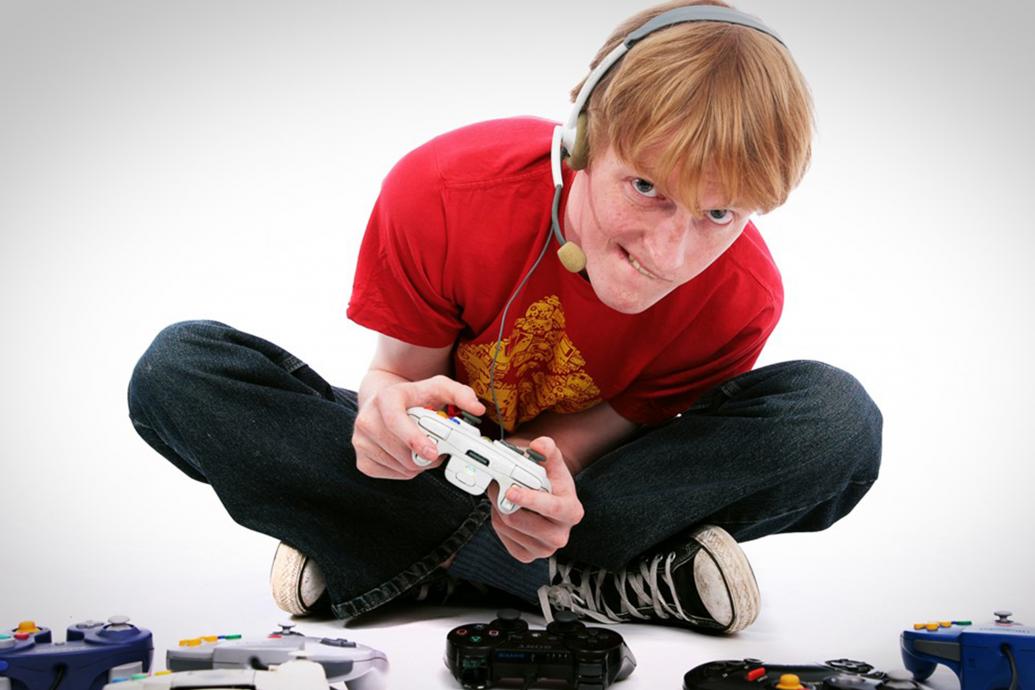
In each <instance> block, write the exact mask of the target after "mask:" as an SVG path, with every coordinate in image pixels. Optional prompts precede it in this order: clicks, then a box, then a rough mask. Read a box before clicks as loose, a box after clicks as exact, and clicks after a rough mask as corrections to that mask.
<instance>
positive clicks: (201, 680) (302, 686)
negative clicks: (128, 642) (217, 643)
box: [102, 660, 328, 690]
mask: <svg viewBox="0 0 1035 690" xmlns="http://www.w3.org/2000/svg"><path fill="white" fill-rule="evenodd" d="M327 684H328V680H327V676H326V675H324V672H323V667H322V666H320V664H317V663H315V662H312V661H301V660H300V661H289V662H287V663H284V664H281V665H280V666H274V667H273V668H272V669H270V670H269V671H256V670H253V669H247V670H246V669H215V670H207V671H184V672H183V673H169V674H166V675H156V676H148V677H147V678H141V679H139V680H124V681H121V682H117V683H108V684H107V685H105V686H104V687H103V688H102V690H170V689H171V688H184V689H186V688H199V689H200V688H204V689H205V690H218V689H220V688H255V690H327Z"/></svg>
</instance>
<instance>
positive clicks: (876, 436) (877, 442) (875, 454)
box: [801, 361, 884, 482]
mask: <svg viewBox="0 0 1035 690" xmlns="http://www.w3.org/2000/svg"><path fill="white" fill-rule="evenodd" d="M801 372H802V374H801V375H802V376H804V377H807V380H808V386H809V391H810V396H809V397H810V399H811V400H813V401H814V405H815V410H816V413H815V416H814V419H815V421H816V422H817V425H816V428H817V429H818V430H821V431H820V433H825V434H827V435H829V437H830V441H831V443H833V444H836V445H838V446H840V447H841V448H842V452H841V453H839V459H840V460H841V461H842V462H847V463H850V465H851V467H848V468H845V470H847V471H849V472H850V473H851V477H852V480H853V481H856V482H872V481H873V480H875V479H876V478H877V474H878V472H879V470H880V460H881V443H882V434H883V426H884V417H883V415H882V414H881V411H880V408H879V407H878V406H877V403H876V402H874V400H873V398H872V397H871V396H870V394H869V392H868V391H867V390H866V389H865V387H863V385H862V383H860V382H859V380H858V379H857V378H856V377H854V376H853V375H851V374H849V373H848V372H846V371H844V370H843V369H838V368H837V367H834V366H831V365H829V364H824V363H822V362H811V361H809V362H802V363H801Z"/></svg>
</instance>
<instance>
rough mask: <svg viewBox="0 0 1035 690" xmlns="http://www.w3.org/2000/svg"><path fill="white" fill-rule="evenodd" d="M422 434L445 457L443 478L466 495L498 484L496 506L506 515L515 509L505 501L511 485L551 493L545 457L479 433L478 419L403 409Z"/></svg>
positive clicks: (423, 462) (418, 460)
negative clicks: (491, 483)
mask: <svg viewBox="0 0 1035 690" xmlns="http://www.w3.org/2000/svg"><path fill="white" fill-rule="evenodd" d="M406 413H407V414H408V415H410V418H411V419H413V421H415V422H416V423H417V426H419V427H420V428H421V431H423V432H424V434H425V435H426V436H427V437H428V438H430V439H431V440H432V441H434V442H435V445H436V446H437V448H438V453H439V455H448V456H449V462H447V463H446V468H445V472H446V479H448V480H449V482H450V483H451V484H453V485H455V486H458V487H459V488H461V489H463V490H464V491H466V492H467V493H469V494H472V495H475V496H477V495H478V494H482V493H485V490H486V489H487V488H489V482H490V481H495V482H496V484H498V485H499V495H498V497H497V499H496V507H497V508H499V511H500V512H501V513H504V514H507V515H509V514H510V513H513V512H514V511H516V510H517V509H518V506H516V505H514V504H513V503H511V502H510V501H508V500H507V490H508V489H509V488H510V487H511V486H523V487H526V488H529V489H532V490H535V491H547V492H549V491H550V480H549V479H547V478H546V469H545V468H544V467H543V466H542V465H541V464H540V463H542V462H543V460H544V458H543V456H542V455H541V454H539V453H537V452H535V451H534V450H532V449H531V448H526V449H525V450H522V449H521V448H518V447H517V446H515V445H513V444H511V443H507V442H506V441H493V440H491V439H489V438H488V437H486V436H482V434H481V432H480V431H479V430H478V426H477V425H478V423H479V420H478V418H477V417H474V416H472V415H469V414H467V413H466V412H461V413H460V416H459V417H450V416H449V415H447V414H446V413H445V412H436V411H435V410H429V409H427V408H424V407H411V408H410V409H408V410H406ZM412 457H413V462H415V463H416V464H418V465H420V466H421V467H427V466H428V465H430V464H431V461H430V460H425V459H424V458H422V457H421V456H419V455H417V454H416V453H413V454H412Z"/></svg>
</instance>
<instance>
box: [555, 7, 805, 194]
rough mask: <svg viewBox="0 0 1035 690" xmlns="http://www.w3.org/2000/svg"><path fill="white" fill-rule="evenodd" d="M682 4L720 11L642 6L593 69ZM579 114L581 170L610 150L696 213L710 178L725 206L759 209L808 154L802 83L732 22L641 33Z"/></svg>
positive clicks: (787, 58) (753, 34) (759, 37)
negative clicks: (585, 153) (583, 148)
mask: <svg viewBox="0 0 1035 690" xmlns="http://www.w3.org/2000/svg"><path fill="white" fill-rule="evenodd" d="M686 5H719V6H723V7H729V5H728V4H726V3H724V2H717V1H714V0H712V1H703V2H702V1H693V0H691V1H689V2H688V1H687V0H676V1H674V2H669V3H666V4H664V5H658V6H656V7H653V8H650V9H647V10H644V11H643V12H640V13H639V14H637V15H635V16H633V17H630V18H629V19H628V20H626V21H625V22H623V23H622V24H621V25H620V26H618V28H616V29H615V31H614V33H613V34H612V35H611V37H610V38H609V39H608V40H607V42H606V43H605V44H604V45H603V47H602V48H601V49H600V52H598V53H597V55H596V57H595V58H594V60H593V63H592V66H596V65H597V64H598V63H599V62H600V61H601V60H602V59H603V58H604V57H605V56H606V55H607V54H608V53H609V52H611V50H612V49H613V48H614V47H615V46H617V45H618V44H619V43H620V42H621V41H622V39H624V38H625V36H626V35H627V34H628V33H629V32H631V31H633V30H634V29H636V28H638V27H639V26H640V25H642V24H644V23H645V22H647V21H648V20H650V19H651V18H653V17H655V16H657V15H659V14H661V13H662V12H665V11H667V10H671V9H673V8H675V7H682V6H686ZM581 86H582V84H581V83H580V84H579V85H578V86H576V87H575V89H573V91H572V100H573V101H574V100H575V96H576V95H577V94H578V91H579V88H581ZM586 111H587V115H588V123H589V139H588V141H589V156H590V157H589V161H590V165H592V152H593V151H594V150H596V151H604V150H606V149H607V148H608V147H609V146H610V147H613V148H614V152H615V153H616V154H617V155H618V157H619V158H621V159H622V160H624V161H626V162H627V163H629V164H631V165H634V166H635V167H637V169H638V170H639V171H640V172H641V173H642V174H643V175H644V176H645V177H647V178H648V179H649V180H651V181H652V182H654V183H655V184H656V185H657V186H658V187H660V188H661V189H662V190H664V191H665V192H666V193H667V194H669V195H670V196H673V197H674V198H676V199H678V200H680V201H682V202H683V203H684V204H686V205H687V207H688V208H689V209H691V211H692V212H694V213H695V214H697V215H700V214H702V213H703V209H701V208H699V199H700V195H701V193H702V191H703V188H704V186H705V185H706V184H708V183H710V182H714V183H718V185H719V186H720V188H721V189H722V190H723V192H724V193H725V194H726V195H727V196H728V199H727V200H726V201H727V204H726V205H727V206H729V207H734V208H747V209H750V210H757V211H761V212H763V213H764V212H767V211H771V210H772V209H774V208H776V207H778V206H780V205H781V204H783V203H784V201H786V200H787V196H788V195H789V194H790V192H791V190H792V189H793V188H794V187H795V186H797V184H798V183H799V182H800V181H801V178H802V176H803V175H804V173H805V170H806V168H807V167H808V163H809V158H810V156H811V151H812V144H811V141H812V129H813V124H812V102H811V98H810V96H809V92H808V86H807V85H806V83H805V79H804V77H802V75H801V72H800V71H799V70H798V67H797V65H796V64H795V63H794V60H793V59H792V58H791V55H790V53H789V52H788V51H787V49H786V48H785V47H784V46H783V45H781V44H780V43H779V42H778V41H777V40H775V39H774V38H772V37H771V36H768V35H766V34H764V33H762V32H760V31H757V30H755V29H751V28H749V27H744V26H739V25H733V24H725V23H718V22H690V23H684V24H677V25H674V26H670V27H667V28H665V29H662V30H659V31H656V32H655V33H652V34H650V35H648V36H647V37H646V38H644V39H643V40H641V41H640V42H639V43H637V44H635V45H634V46H633V47H632V48H631V49H630V50H629V52H628V53H627V54H626V55H625V56H623V57H622V59H621V60H619V62H618V63H617V65H615V67H613V68H612V69H611V71H610V72H609V73H608V74H606V75H605V76H604V78H603V79H602V80H601V81H600V83H599V84H598V85H597V87H596V88H595V89H594V91H593V94H592V96H591V97H590V100H589V102H588V104H587V107H586Z"/></svg>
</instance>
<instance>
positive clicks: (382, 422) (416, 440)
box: [352, 375, 485, 479]
mask: <svg viewBox="0 0 1035 690" xmlns="http://www.w3.org/2000/svg"><path fill="white" fill-rule="evenodd" d="M445 405H456V406H457V407H459V408H460V409H463V410H466V411H467V412H470V413H471V414H474V415H482V414H485V406H484V405H482V403H481V402H479V400H478V396H477V395H475V393H474V390H472V389H471V388H470V387H469V386H465V385H463V384H462V383H457V382H456V381H454V380H452V379H451V378H449V377H447V376H441V375H439V376H433V377H431V378H429V379H424V380H421V381H401V382H399V383H393V384H390V385H387V386H384V387H383V388H380V389H378V390H377V392H376V393H374V394H373V395H371V396H370V398H369V399H367V400H366V401H365V402H364V403H363V404H362V405H361V406H360V409H359V414H357V415H356V422H355V425H354V427H353V433H352V445H353V447H354V448H355V449H356V467H357V468H358V469H359V471H360V472H362V473H363V474H365V475H367V476H370V477H377V478H380V479H413V478H414V477H416V476H417V475H418V474H420V473H421V472H423V471H424V470H427V469H431V468H432V467H437V466H438V465H440V464H441V462H438V457H439V456H438V450H437V448H436V446H435V442H434V441H432V440H431V439H430V438H428V437H427V436H425V435H424V433H423V432H422V431H421V430H420V427H418V426H417V424H416V423H415V422H414V421H413V420H412V419H410V416H409V415H407V414H406V410H407V409H408V408H410V407H416V406H422V407H423V406H426V407H431V408H434V409H439V408H442V407H444V406H445ZM411 451H412V452H415V453H417V455H419V456H421V457H422V458H424V459H425V460H431V461H432V464H430V465H428V466H427V467H420V466H418V465H417V464H416V463H414V462H413V458H412V457H411V455H410V453H411Z"/></svg>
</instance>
